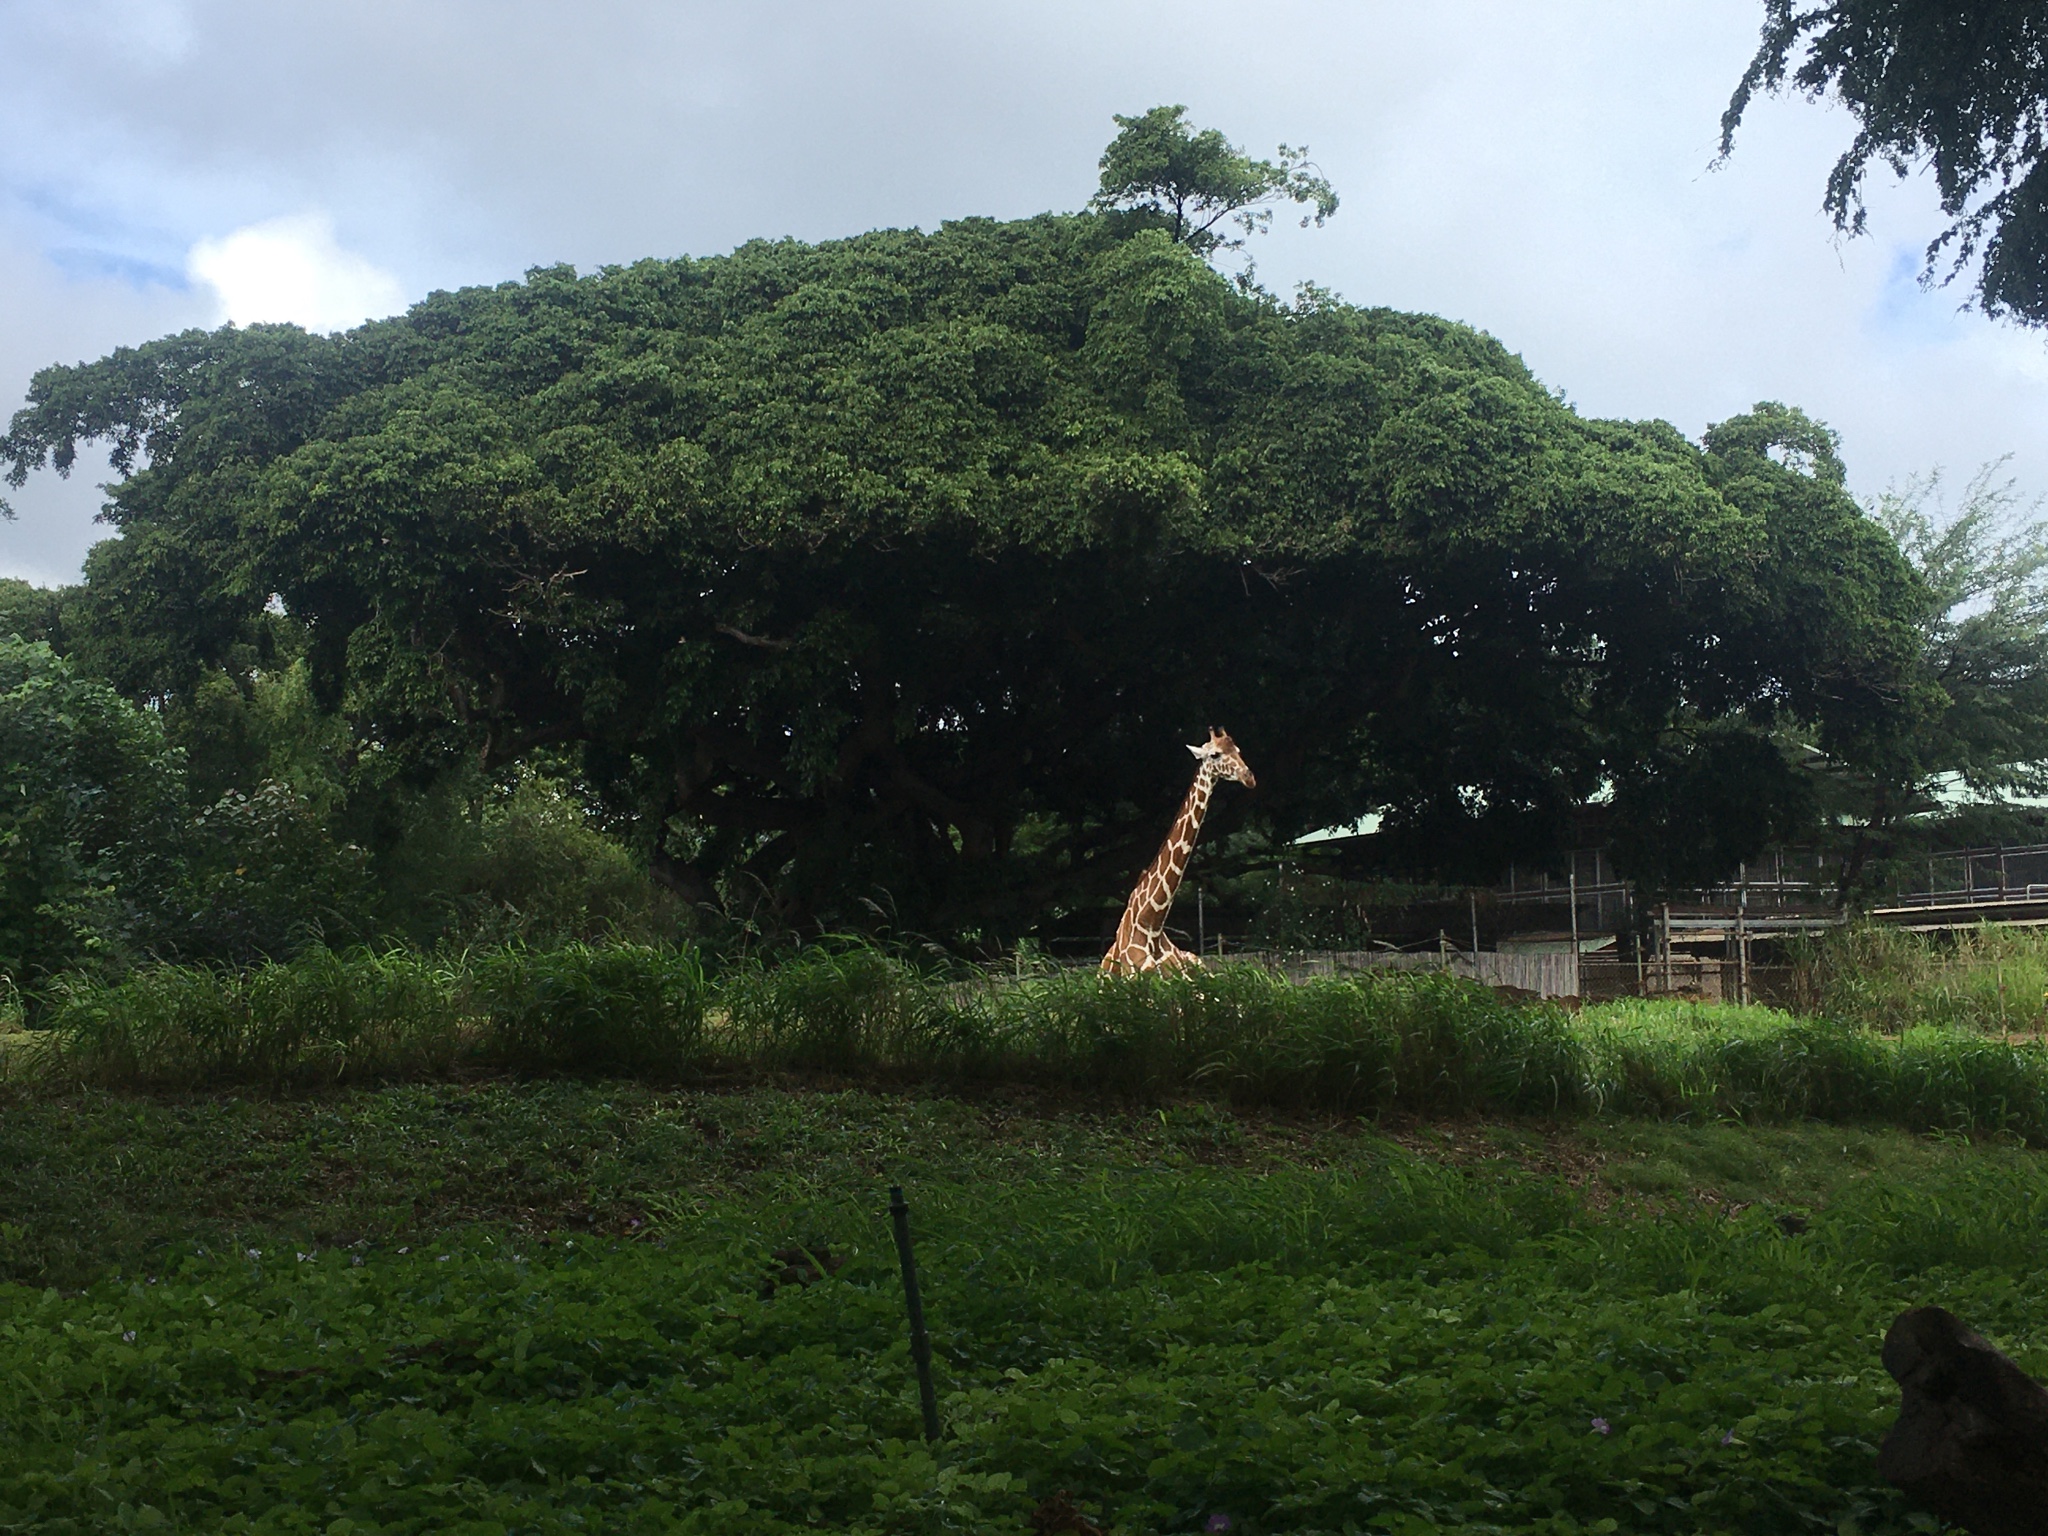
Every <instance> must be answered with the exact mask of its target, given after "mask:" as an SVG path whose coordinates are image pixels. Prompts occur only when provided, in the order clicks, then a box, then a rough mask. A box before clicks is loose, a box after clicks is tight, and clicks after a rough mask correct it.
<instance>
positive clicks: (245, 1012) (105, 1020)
mask: <svg viewBox="0 0 2048 1536" xmlns="http://www.w3.org/2000/svg"><path fill="white" fill-rule="evenodd" d="M703 1019H704V971H703V967H702V965H701V964H700V963H699V962H698V960H697V958H696V956H695V955H694V954H693V953H691V952H689V951H687V950H673V949H661V948H643V947H639V946H627V945H621V946H617V947H611V948H600V947H597V946H593V945H587V944H571V945H566V946H564V947H562V948H559V949H554V950H540V951H531V952H529V951H526V950H523V949H517V948H513V949H506V950H499V951H494V952H486V953H484V954H481V955H476V956H463V957H459V958H455V959H447V960H443V959H436V958H432V957H428V956H422V955H417V954H413V953H409V952H407V951H403V950H390V951H384V952H377V951H371V950H351V951H348V952H345V953H336V952H334V951H331V950H324V949H315V950H309V951H307V952H306V953H304V954H302V955H298V956H296V957H294V958H293V959H291V960H284V961H270V962H267V963H265V964H262V965H258V966H255V967H253V968H252V969H249V970H234V969H230V968H227V967H216V966H179V965H154V966H146V967H143V968H140V969H138V970H135V971H132V972H130V973H129V974H128V976H126V977H125V978H123V979H122V980H120V981H119V982H115V983H112V984H104V983H99V982H95V981H91V980H87V979H82V978H78V979H71V980H68V981H66V982H65V983H63V984H62V985H61V986H60V987H59V988H58V989H57V990H56V992H55V994H54V996H53V997H52V998H51V999H50V1001H49V1004H48V1006H47V1007H46V1009H45V1010H44V1016H43V1022H45V1023H46V1024H47V1026H48V1027H47V1028H46V1029H45V1030H42V1031H39V1032H38V1035H37V1037H36V1039H35V1042H34V1044H33V1046H32V1047H31V1048H28V1049H26V1050H22V1049H17V1050H16V1051H14V1052H12V1053H10V1070H11V1072H12V1074H13V1075H16V1076H34V1077H39V1078H41V1079H43V1080H46V1081H54V1082H59V1083H89V1084H96V1085H100V1086H106V1087H156V1088H176V1087H188V1088H196V1087H207V1086H214V1085H227V1084H249V1085H261V1086H269V1087H293V1088H303V1087H313V1086H319V1085H324V1084H334V1083H350V1082H366V1081H391V1080H397V1079H406V1078H434V1077H446V1076H449V1075H451V1074H453V1073H455V1072H458V1071H461V1070H463V1069H470V1070H499V1071H509V1072H517V1073H547V1072H624V1073H638V1074H646V1075H654V1076H660V1075H669V1076H673V1075H675V1074H677V1073H679V1072H681V1071H682V1070H684V1068H685V1067H686V1066H687V1065H689V1064H690V1063H691V1061H692V1060H693V1059H694V1057H695V1055H696V1053H697V1051H698V1048H699V1046H700V1044H701V1039H702V1026H703Z"/></svg>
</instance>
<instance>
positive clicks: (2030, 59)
mask: <svg viewBox="0 0 2048 1536" xmlns="http://www.w3.org/2000/svg"><path fill="white" fill-rule="evenodd" d="M1788 85H1789V86H1790V87H1791V88H1792V89H1794V90H1797V91H1800V92H1802V93H1803V94H1805V95H1806V96H1808V97H1811V98H1814V99H1821V98H1826V97H1832V98H1833V99H1834V100H1836V101H1839V102H1840V103H1841V104H1842V105H1843V106H1844V107H1846V108H1848V110H1849V113H1850V115H1851V116H1852V117H1853V118H1854V119H1855V120H1856V135H1855V137H1854V138H1853V139H1851V140H1850V143H1849V147H1848V148H1847V149H1846V150H1844V151H1843V152H1842V156H1841V158H1840V159H1839V160H1837V161H1836V162H1835V166H1834V170H1833V171H1832V172H1831V173H1830V174H1829V176H1828V183H1827V192H1826V196H1825V198H1824V200H1823V206H1824V207H1825V208H1826V210H1827V212H1828V213H1829V214H1830V215H1831V216H1832V217H1833V219H1834V221H1835V227H1836V228H1837V229H1839V230H1842V231H1845V232H1847V233H1850V234H1861V233H1863V231H1864V228H1865V224H1866V220H1867V215H1866V212H1865V209H1864V205H1863V183H1864V178H1865V177H1866V176H1867V175H1868V174H1869V171H1870V168H1871V166H1872V165H1873V164H1876V165H1882V166H1885V167H1888V168H1889V169H1890V170H1891V171H1892V172H1893V173H1894V174H1896V175H1899V176H1906V175H1908V174H1910V173H1911V172H1912V171H1913V170H1915V169H1916V168H1918V167H1920V166H1923V165H1924V166H1926V167H1928V168H1930V169H1931V170H1932V171H1933V172H1934V180H1935V185H1936V187H1937V188H1939V190H1940V193H1941V208H1942V212H1943V213H1945V214H1946V215H1948V217H1949V219H1950V220H1951V223H1950V224H1949V226H1948V228H1947V229H1945V230H1944V231H1942V232H1941V233H1940V234H1939V235H1937V236H1936V237H1935V238H1934V240H1933V241H1932V243H1930V244H1929V246H1928V247H1927V266H1926V273H1925V275H1926V277H1927V278H1929V279H1932V278H1933V277H1934V276H1935V274H1936V273H1937V272H1939V271H1940V269H1941V264H1942V262H1943V259H1944V257H1946V258H1947V260H1948V263H1949V268H1948V274H1947V277H1948V278H1953V277H1954V276H1956V275H1957V274H1959V273H1961V272H1963V271H1964V270H1966V269H1967V268H1968V267H1969V266H1970V264H1971V263H1972V262H1973V261H1978V260H1979V258H1981V264H1980V265H1979V266H1978V270H1977V282H1976V292H1977V299H1978V302H1979V303H1980V304H1981V305H1982V306H1983V308H1984V310H1985V312H1986V313H1988V314H1993V315H2002V314H2009V315H2012V316H2014V317H2016V318H2018V319H2020V320H2022V321H2025V322H2027V323H2029V324H2033V325H2048V4H2042V3H2041V0H1961V3H1958V0H1837V3H1835V4H1832V5H1816V6H1801V5H1798V4H1796V3H1795V0H1764V27H1763V39H1762V42H1761V44H1760V46H1759V47H1758V49H1757V52H1756V56H1755V58H1753V59H1752V60H1751V61H1750V65H1749V68H1748V69H1747V70H1746V71H1745V72H1744V74H1743V76H1742V80H1741V82H1740V84H1738V85H1737V87H1736V89H1735V96H1734V99H1733V100H1732V101H1730V102H1729V104H1728V110H1727V112H1726V113H1724V114H1723V116H1722V118H1721V153H1722V154H1723V155H1724V156H1725V155H1727V154H1728V153H1729V152H1730V151H1731V150H1732V149H1733V148H1734V145H1735V130H1736V129H1737V128H1738V127H1740V126H1741V123H1742V118H1743V115H1744V114H1745V113H1746V112H1747V111H1748V110H1749V106H1750V103H1751V102H1752V101H1753V100H1754V99H1755V96H1756V93H1757V92H1758V91H1766V92H1772V91H1778V90H1782V89H1784V88H1785V87H1787V86H1788ZM1943 280H1944V281H1946V280H1947V279H1946V278H1945V279H1943Z"/></svg>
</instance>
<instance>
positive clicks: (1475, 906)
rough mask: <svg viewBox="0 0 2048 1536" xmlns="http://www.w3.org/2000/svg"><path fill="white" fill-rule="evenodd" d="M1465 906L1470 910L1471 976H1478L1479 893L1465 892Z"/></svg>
mask: <svg viewBox="0 0 2048 1536" xmlns="http://www.w3.org/2000/svg"><path fill="white" fill-rule="evenodd" d="M1465 901H1466V904H1467V905H1468V906H1469V907H1470V908H1471V909H1472V974H1473V975H1474V976H1477V975H1478V974H1479V893H1478V892H1477V891H1467V892H1466V893H1465Z"/></svg>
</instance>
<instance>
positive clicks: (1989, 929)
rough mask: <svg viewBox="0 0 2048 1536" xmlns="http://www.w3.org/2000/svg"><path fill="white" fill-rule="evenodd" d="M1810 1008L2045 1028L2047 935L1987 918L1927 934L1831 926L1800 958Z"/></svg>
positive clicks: (1858, 1015)
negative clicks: (1951, 932) (1943, 932)
mask: <svg viewBox="0 0 2048 1536" xmlns="http://www.w3.org/2000/svg"><path fill="white" fill-rule="evenodd" d="M1800 970H1801V972H1802V980H1803V983H1804V986H1803V990H1804V991H1805V992H1806V993H1807V995H1809V996H1810V997H1811V998H1812V1000H1813V1011H1814V1012H1815V1013H1818V1014H1820V1015H1822V1016H1823V1017H1826V1018H1831V1019H1843V1020H1847V1021H1850V1022H1852V1023H1857V1024H1864V1025H1868V1026H1869V1027H1870V1028H1872V1029H1881V1030H1885V1031H1888V1032H1890V1033H1894V1034H1896V1033H1898V1032H1901V1031H1903V1030H1907V1029H1911V1028H1914V1027H1916V1026H1919V1025H1938V1026H1941V1027H1944V1028H1953V1029H1970V1030H1976V1031H1978V1032H1980V1033H1985V1034H2040V1033H2042V1032H2043V1031H2044V1030H2048V934H2044V933H2043V932H2041V931H2040V930H2038V929H2031V928H2012V927H1993V926H1991V925H1989V924H1986V925H1985V926H1983V927H1980V928H1976V929H1971V930H1966V931H1964V932H1962V933H1958V934H1954V935H1952V936H1944V937H1939V938H1936V937H1931V936H1928V935H1924V934H1918V933H1908V932H1906V931H1905V930H1904V929H1900V928H1886V927H1879V926H1876V925H1869V926H1858V927H1852V928H1846V929H1843V930H1841V931H1840V932H1837V933H1833V934H1830V935H1829V936H1828V937H1827V938H1826V939H1825V940H1823V941H1822V942H1821V943H1820V944H1818V945H1817V946H1815V947H1814V949H1813V950H1812V951H1810V952H1809V953H1808V954H1807V955H1805V956H1804V957H1803V958H1802V962H1801V966H1800Z"/></svg>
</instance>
